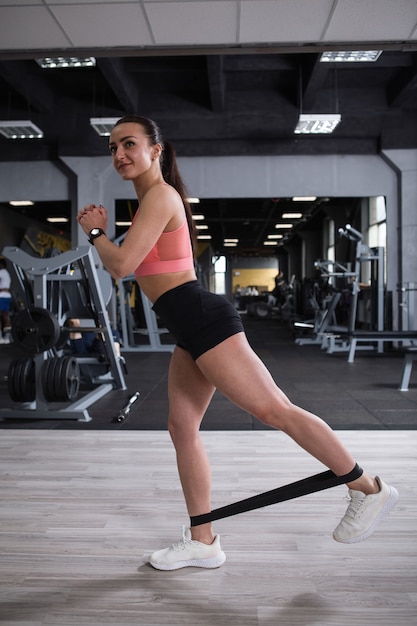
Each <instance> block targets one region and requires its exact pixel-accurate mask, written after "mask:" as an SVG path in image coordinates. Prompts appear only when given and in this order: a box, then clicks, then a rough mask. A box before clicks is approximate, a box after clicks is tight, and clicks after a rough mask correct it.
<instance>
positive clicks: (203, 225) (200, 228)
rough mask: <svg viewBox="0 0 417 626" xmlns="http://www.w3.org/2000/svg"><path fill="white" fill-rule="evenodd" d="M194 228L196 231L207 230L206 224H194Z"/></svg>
mask: <svg viewBox="0 0 417 626" xmlns="http://www.w3.org/2000/svg"><path fill="white" fill-rule="evenodd" d="M195 227H196V229H197V230H208V226H207V224H196V225H195Z"/></svg>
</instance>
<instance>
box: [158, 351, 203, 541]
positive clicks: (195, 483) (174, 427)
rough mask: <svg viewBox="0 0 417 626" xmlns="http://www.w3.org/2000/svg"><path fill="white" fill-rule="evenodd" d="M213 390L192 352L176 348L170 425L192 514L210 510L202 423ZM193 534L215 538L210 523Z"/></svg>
mask: <svg viewBox="0 0 417 626" xmlns="http://www.w3.org/2000/svg"><path fill="white" fill-rule="evenodd" d="M214 391H215V387H214V386H213V385H212V384H211V383H209V382H208V381H207V380H206V378H205V376H204V375H203V374H202V372H201V371H200V369H199V368H198V367H197V366H196V364H195V362H194V360H193V359H192V357H191V355H190V354H189V353H188V352H187V351H186V350H183V349H182V348H178V347H176V348H175V350H174V352H173V355H172V358H171V362H170V366H169V372H168V398H169V420H168V428H169V432H170V435H171V438H172V441H173V443H174V446H175V450H176V455H177V465H178V472H179V476H180V480H181V485H182V489H183V493H184V497H185V501H186V505H187V510H188V513H189V515H190V516H193V515H199V514H202V513H207V512H208V511H210V510H211V502H210V492H211V471H210V465H209V461H208V458H207V454H206V451H205V449H204V446H203V443H202V441H201V437H200V425H201V421H202V419H203V417H204V414H205V412H206V410H207V407H208V405H209V403H210V400H211V398H212V397H213V394H214ZM191 533H192V538H193V539H195V540H196V541H201V542H203V543H207V544H210V543H212V541H213V539H214V535H213V532H212V528H211V524H202V525H201V526H196V527H195V528H192V529H191Z"/></svg>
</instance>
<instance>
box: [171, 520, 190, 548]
mask: <svg viewBox="0 0 417 626" xmlns="http://www.w3.org/2000/svg"><path fill="white" fill-rule="evenodd" d="M185 531H186V527H185V526H183V527H182V538H181V539H180V541H178V542H177V543H174V544H173V546H172V548H173V550H176V551H177V552H180V551H181V550H185V549H186V547H187V545H190V544H192V543H193V540H192V539H189V538H188V537H186V535H185Z"/></svg>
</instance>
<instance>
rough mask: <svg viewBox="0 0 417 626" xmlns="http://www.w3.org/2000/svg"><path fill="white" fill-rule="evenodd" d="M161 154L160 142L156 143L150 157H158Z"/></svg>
mask: <svg viewBox="0 0 417 626" xmlns="http://www.w3.org/2000/svg"><path fill="white" fill-rule="evenodd" d="M161 154H162V146H161V144H160V143H156V144H155V145H154V147H153V149H152V159H153V160H154V161H155V159H159V157H160V156H161Z"/></svg>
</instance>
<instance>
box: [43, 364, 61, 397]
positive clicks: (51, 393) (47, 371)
mask: <svg viewBox="0 0 417 626" xmlns="http://www.w3.org/2000/svg"><path fill="white" fill-rule="evenodd" d="M56 361H57V357H53V358H50V359H48V360H47V361H45V362H44V364H43V367H42V387H43V395H44V396H45V400H46V401H47V402H54V401H55V389H54V379H53V370H54V369H55V364H56Z"/></svg>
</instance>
